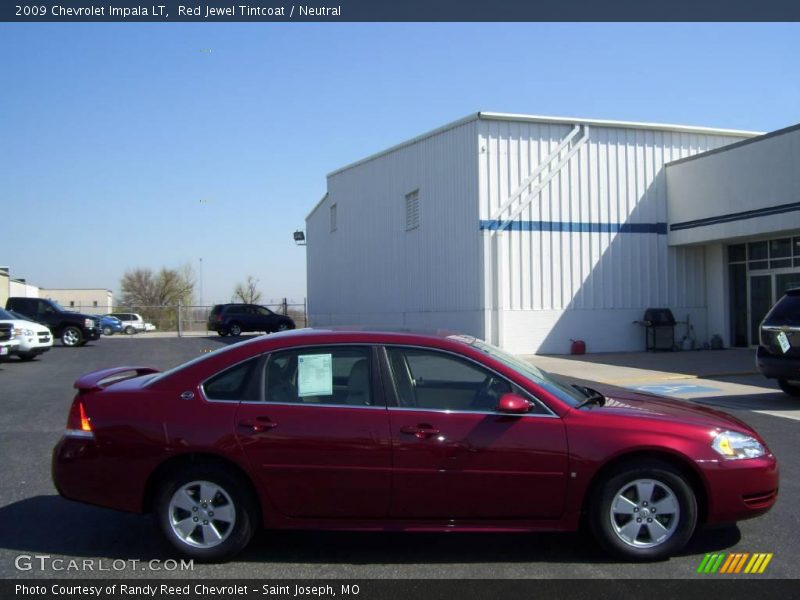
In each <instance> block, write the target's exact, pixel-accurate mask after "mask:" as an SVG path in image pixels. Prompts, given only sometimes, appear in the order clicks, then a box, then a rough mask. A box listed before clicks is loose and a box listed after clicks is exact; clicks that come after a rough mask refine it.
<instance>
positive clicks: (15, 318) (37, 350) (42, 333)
mask: <svg viewBox="0 0 800 600" xmlns="http://www.w3.org/2000/svg"><path fill="white" fill-rule="evenodd" d="M0 323H8V324H10V325H11V327H13V329H14V337H15V338H16V339H17V340H18V341H19V345H18V346H17V347H16V348H15V349H14V353H15V354H16V355H17V356H19V358H20V360H33V359H34V358H36V357H37V356H39V355H40V354H44V353H45V352H47V351H48V350H50V348H52V347H53V334H52V333H50V330H49V329H48V328H47V327H45V326H44V325H40V324H39V323H36V322H34V321H31V320H30V319H26V318H25V317H23V316H22V315H19V314H16V313H11V312H8V311H5V310H3V309H1V308H0Z"/></svg>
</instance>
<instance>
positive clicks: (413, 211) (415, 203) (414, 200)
mask: <svg viewBox="0 0 800 600" xmlns="http://www.w3.org/2000/svg"><path fill="white" fill-rule="evenodd" d="M417 227H419V190H414V191H413V192H411V193H410V194H406V231H411V230H412V229H416V228H417Z"/></svg>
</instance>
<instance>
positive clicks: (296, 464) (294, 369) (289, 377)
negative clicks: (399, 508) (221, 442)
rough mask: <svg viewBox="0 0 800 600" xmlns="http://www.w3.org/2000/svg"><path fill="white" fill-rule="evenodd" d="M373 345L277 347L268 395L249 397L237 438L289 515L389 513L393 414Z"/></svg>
mask: <svg viewBox="0 0 800 600" xmlns="http://www.w3.org/2000/svg"><path fill="white" fill-rule="evenodd" d="M374 354H375V350H374V349H373V348H371V347H369V346H326V347H306V348H299V349H293V350H285V351H280V352H275V353H273V354H272V355H270V356H269V360H268V361H267V364H266V366H265V368H264V369H263V373H262V379H263V392H262V399H261V400H258V401H244V402H241V403H240V405H239V409H238V412H237V415H236V420H235V427H236V437H237V439H238V440H239V443H240V444H241V446H242V448H243V449H244V452H245V454H246V456H247V459H248V461H249V462H250V464H251V467H252V468H253V470H254V471H255V472H256V473H257V475H258V477H259V484H260V485H261V486H263V489H264V490H265V492H266V494H267V495H268V496H269V498H270V500H271V501H272V503H273V504H274V505H275V507H276V508H277V509H278V510H279V511H280V512H281V513H283V514H284V515H288V516H291V517H323V518H324V517H328V518H330V517H350V518H377V517H386V516H387V514H388V511H389V489H390V483H391V443H390V436H389V417H388V412H387V409H386V403H385V400H384V394H383V391H382V387H381V384H380V377H379V374H378V370H377V362H376V359H375V356H374Z"/></svg>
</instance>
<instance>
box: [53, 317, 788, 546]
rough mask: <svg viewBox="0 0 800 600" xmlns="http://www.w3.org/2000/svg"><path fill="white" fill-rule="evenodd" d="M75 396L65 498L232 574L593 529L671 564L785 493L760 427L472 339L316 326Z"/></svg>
mask: <svg viewBox="0 0 800 600" xmlns="http://www.w3.org/2000/svg"><path fill="white" fill-rule="evenodd" d="M75 387H76V388H77V389H78V393H77V395H76V397H75V399H74V400H73V402H72V406H71V408H70V412H69V416H68V419H67V426H66V431H65V433H64V436H63V438H62V439H61V441H60V442H59V443H58V445H57V446H56V447H55V450H54V453H53V469H52V472H53V479H54V482H55V486H56V488H57V489H58V491H59V493H60V494H61V495H62V496H64V497H66V498H70V499H72V500H77V501H80V502H86V503H89V504H96V505H100V506H106V507H111V508H116V509H121V510H126V511H131V512H136V513H141V512H154V513H155V515H156V516H157V520H158V522H159V524H160V527H161V530H162V531H163V533H164V535H165V536H166V538H167V539H168V540H169V541H170V542H171V543H172V545H173V546H174V547H175V548H177V550H179V551H180V552H182V553H183V554H185V555H188V556H190V557H193V558H196V559H198V560H223V559H227V558H230V557H232V556H233V555H235V554H236V553H237V552H239V551H240V550H242V549H243V548H244V547H245V546H246V545H247V543H248V542H249V540H250V538H251V537H252V536H253V534H254V532H255V531H256V529H257V528H258V527H259V526H265V527H269V528H273V529H294V528H303V529H310V528H315V529H360V530H364V529H366V530H386V531H389V530H392V531H395V530H406V531H420V530H423V531H459V530H468V531H477V530H483V531H497V530H503V531H511V530H515V531H540V530H548V531H552V530H575V529H577V528H578V525H579V523H580V522H582V520H583V519H584V518H585V519H586V520H588V522H589V523H590V524H591V527H592V530H593V531H594V533H595V535H596V536H597V538H598V539H599V540H600V541H601V542H602V543H603V545H604V546H605V547H606V548H608V550H609V551H611V552H612V553H614V554H616V555H619V556H622V557H625V558H627V559H637V560H638V559H660V558H664V557H667V556H670V555H672V554H675V553H676V552H678V551H679V550H680V549H681V548H682V547H683V546H684V545H685V544H686V542H687V541H688V540H689V538H690V537H691V535H692V533H693V531H694V530H695V527H696V526H697V525H698V524H699V523H732V522H735V521H739V520H741V519H748V518H751V517H755V516H758V515H761V514H763V513H765V512H767V511H768V510H769V509H770V508H771V507H772V506H773V504H774V503H775V500H776V497H777V494H778V465H777V461H776V458H775V456H773V454H772V453H771V452H770V450H769V448H768V447H767V445H766V443H765V442H764V440H763V439H762V438H761V437H760V436H759V435H758V433H756V432H755V431H754V430H753V429H752V428H750V427H749V426H748V425H747V424H745V423H743V422H742V421H739V420H738V419H736V418H734V417H731V416H729V415H727V414H725V413H722V412H718V411H716V410H712V409H710V408H707V407H701V406H698V405H695V404H692V403H690V402H688V401H681V400H675V399H669V398H664V397H659V396H654V395H652V394H645V393H641V392H636V391H632V390H627V389H621V388H613V387H607V386H603V387H602V388H601V386H600V385H599V384H598V385H597V389H596V390H595V389H591V388H587V387H582V386H579V385H567V384H566V383H563V382H562V381H560V380H557V379H555V378H554V377H552V376H550V375H549V374H547V373H545V372H544V371H541V370H539V369H537V368H536V367H535V366H533V365H531V364H529V363H527V362H524V361H522V360H520V359H517V358H515V357H513V356H511V355H508V354H506V353H504V352H502V351H501V350H499V349H497V348H495V347H493V346H491V345H489V344H486V343H485V342H482V341H479V340H475V339H472V338H467V337H463V336H455V337H438V336H431V335H421V334H410V333H381V332H363V331H362V332H359V331H321V330H313V329H305V330H300V331H295V332H286V333H280V334H277V335H274V336H259V337H256V338H254V339H252V340H250V341H248V342H245V343H242V344H234V345H231V346H227V347H225V348H224V349H221V350H217V351H215V352H212V353H210V354H205V355H202V356H201V357H198V358H196V359H194V360H192V361H191V362H188V363H186V364H184V365H181V366H179V367H176V368H174V369H171V370H169V371H166V372H163V373H159V372H158V371H157V370H156V369H151V368H146V367H119V368H111V369H104V370H101V371H95V372H93V373H89V374H86V375H84V376H82V377H80V378H79V379H78V380H77V381H76V382H75ZM601 390H602V391H601ZM121 424H124V426H121ZM121 470H124V472H125V477H120V476H119V474H120V472H121Z"/></svg>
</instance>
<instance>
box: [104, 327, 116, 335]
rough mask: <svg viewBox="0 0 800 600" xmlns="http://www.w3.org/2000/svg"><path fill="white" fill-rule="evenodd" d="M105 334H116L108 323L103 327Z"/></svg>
mask: <svg viewBox="0 0 800 600" xmlns="http://www.w3.org/2000/svg"><path fill="white" fill-rule="evenodd" d="M103 335H114V330H113V329H111V327H109V326H108V325H106V326H105V327H103Z"/></svg>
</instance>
